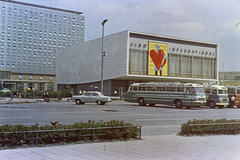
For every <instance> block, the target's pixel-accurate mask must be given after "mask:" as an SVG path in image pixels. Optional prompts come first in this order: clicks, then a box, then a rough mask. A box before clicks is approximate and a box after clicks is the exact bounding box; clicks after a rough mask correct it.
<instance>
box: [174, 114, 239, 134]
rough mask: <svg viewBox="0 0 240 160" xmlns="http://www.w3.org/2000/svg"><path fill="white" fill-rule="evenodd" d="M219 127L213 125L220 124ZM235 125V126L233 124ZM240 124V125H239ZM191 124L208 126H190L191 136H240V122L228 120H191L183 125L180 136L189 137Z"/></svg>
mask: <svg viewBox="0 0 240 160" xmlns="http://www.w3.org/2000/svg"><path fill="white" fill-rule="evenodd" d="M218 123H219V125H211V124H218ZM233 123H235V124H233ZM238 123H239V124H238ZM189 124H207V125H196V126H190V134H195V135H205V134H239V133H240V120H235V119H232V120H227V119H225V118H224V119H217V120H212V119H203V120H197V119H193V120H189V121H188V122H187V123H183V124H181V130H180V132H179V133H178V134H179V135H188V125H189Z"/></svg>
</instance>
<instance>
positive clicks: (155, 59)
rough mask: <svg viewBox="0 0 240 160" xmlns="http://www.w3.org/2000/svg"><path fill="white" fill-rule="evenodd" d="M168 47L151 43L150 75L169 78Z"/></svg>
mask: <svg viewBox="0 0 240 160" xmlns="http://www.w3.org/2000/svg"><path fill="white" fill-rule="evenodd" d="M167 51H168V45H167V44H164V43H157V42H149V52H148V53H149V57H148V75H156V76H167Z"/></svg>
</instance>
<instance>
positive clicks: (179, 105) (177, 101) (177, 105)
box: [174, 100, 182, 108]
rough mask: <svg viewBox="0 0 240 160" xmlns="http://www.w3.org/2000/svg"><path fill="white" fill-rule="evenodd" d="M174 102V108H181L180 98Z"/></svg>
mask: <svg viewBox="0 0 240 160" xmlns="http://www.w3.org/2000/svg"><path fill="white" fill-rule="evenodd" d="M174 104H175V106H176V108H182V102H181V101H180V100H176V101H175V103H174Z"/></svg>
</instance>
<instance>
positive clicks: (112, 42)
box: [56, 31, 219, 95]
mask: <svg viewBox="0 0 240 160" xmlns="http://www.w3.org/2000/svg"><path fill="white" fill-rule="evenodd" d="M103 51H104V53H105V57H104V61H103V80H104V81H103V82H104V87H103V92H104V94H106V95H113V93H114V92H115V91H117V92H118V94H119V95H121V94H122V93H123V92H125V91H126V90H127V88H128V87H129V86H130V85H131V84H132V83H134V82H140V83H141V82H196V83H217V82H218V59H219V54H218V52H219V51H218V44H216V43H209V42H201V41H193V40H186V39H180V38H173V37H165V36H161V35H154V34H146V33H139V32H133V31H123V32H119V33H116V34H111V35H108V36H105V37H104V46H103ZM65 53H69V54H68V55H66V54H65ZM101 59H102V39H101V38H98V39H94V40H91V41H87V42H84V43H81V44H78V45H74V46H71V47H69V48H65V49H60V50H58V51H57V72H56V73H57V74H56V78H57V79H56V82H57V84H58V87H59V88H64V87H66V86H68V87H69V88H71V89H72V90H73V91H74V93H75V94H76V93H78V92H79V90H81V91H84V90H85V91H87V90H100V88H101V87H100V86H101V83H100V82H101V62H102V61H101ZM65 61H67V63H65Z"/></svg>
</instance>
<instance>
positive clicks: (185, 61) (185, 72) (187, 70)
mask: <svg viewBox="0 0 240 160" xmlns="http://www.w3.org/2000/svg"><path fill="white" fill-rule="evenodd" d="M191 64H192V63H191V57H189V56H182V76H183V77H191V69H192V68H191Z"/></svg>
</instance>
